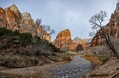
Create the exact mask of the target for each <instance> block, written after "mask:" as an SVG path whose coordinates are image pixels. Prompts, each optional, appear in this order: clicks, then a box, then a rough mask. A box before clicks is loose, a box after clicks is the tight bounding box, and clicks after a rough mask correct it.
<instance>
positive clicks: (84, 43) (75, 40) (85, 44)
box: [73, 37, 89, 49]
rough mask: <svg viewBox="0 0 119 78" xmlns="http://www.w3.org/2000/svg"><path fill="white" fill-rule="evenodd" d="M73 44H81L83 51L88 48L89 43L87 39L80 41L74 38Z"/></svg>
mask: <svg viewBox="0 0 119 78" xmlns="http://www.w3.org/2000/svg"><path fill="white" fill-rule="evenodd" d="M73 42H74V43H75V44H81V45H82V46H83V48H84V49H86V48H87V47H88V46H89V43H88V41H87V39H81V38H78V37H76V38H75V39H74V40H73Z"/></svg>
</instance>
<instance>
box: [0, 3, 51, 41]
mask: <svg viewBox="0 0 119 78" xmlns="http://www.w3.org/2000/svg"><path fill="white" fill-rule="evenodd" d="M0 26H1V27H5V28H7V29H10V30H13V31H15V30H18V31H19V32H21V33H31V34H32V35H33V36H35V35H37V36H39V37H41V35H42V39H45V40H48V41H51V37H50V35H49V34H48V33H47V32H46V31H44V30H43V28H42V26H36V24H35V23H34V20H33V19H32V17H31V15H30V13H27V12H25V13H21V12H20V11H19V10H18V8H17V7H16V5H14V4H13V5H12V6H10V7H7V8H5V9H2V8H0Z"/></svg>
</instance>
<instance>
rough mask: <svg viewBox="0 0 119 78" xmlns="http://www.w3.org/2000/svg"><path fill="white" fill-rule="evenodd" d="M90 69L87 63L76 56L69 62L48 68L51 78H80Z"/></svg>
mask: <svg viewBox="0 0 119 78" xmlns="http://www.w3.org/2000/svg"><path fill="white" fill-rule="evenodd" d="M91 69H92V64H91V63H90V62H89V61H87V60H86V59H84V58H80V56H79V55H76V56H74V59H73V60H72V61H71V62H69V63H66V64H63V65H59V66H57V67H54V68H50V69H49V72H50V73H51V75H52V78H82V77H83V76H84V74H86V73H87V72H88V71H90V70H91Z"/></svg>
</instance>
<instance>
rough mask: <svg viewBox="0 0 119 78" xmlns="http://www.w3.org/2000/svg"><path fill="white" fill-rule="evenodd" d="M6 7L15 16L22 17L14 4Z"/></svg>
mask: <svg viewBox="0 0 119 78" xmlns="http://www.w3.org/2000/svg"><path fill="white" fill-rule="evenodd" d="M8 8H9V9H10V10H11V11H13V12H14V14H15V15H16V16H17V18H18V19H22V14H21V13H20V11H19V10H18V8H17V7H16V5H15V4H13V5H12V6H10V7H8Z"/></svg>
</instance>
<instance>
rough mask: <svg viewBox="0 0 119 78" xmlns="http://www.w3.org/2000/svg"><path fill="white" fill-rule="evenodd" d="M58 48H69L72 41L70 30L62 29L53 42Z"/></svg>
mask: <svg viewBox="0 0 119 78" xmlns="http://www.w3.org/2000/svg"><path fill="white" fill-rule="evenodd" d="M53 43H54V44H55V46H56V47H58V48H66V49H68V48H69V45H70V44H71V43H72V40H71V33H70V30H68V29H66V30H63V31H61V32H60V33H59V34H58V35H57V37H56V39H55V41H54V42H53Z"/></svg>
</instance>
